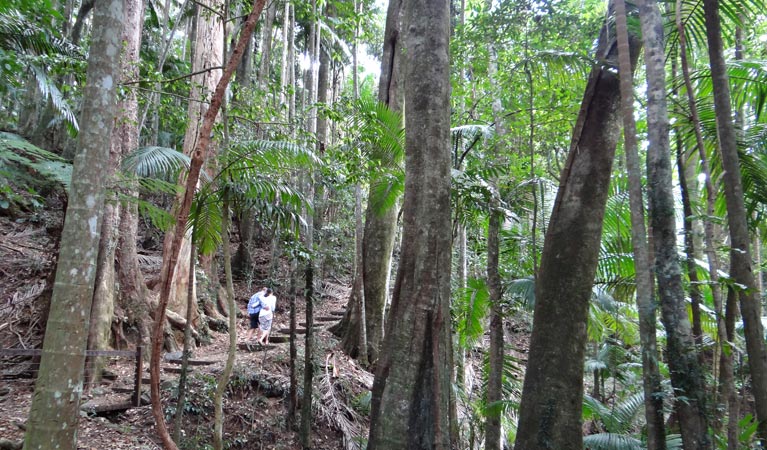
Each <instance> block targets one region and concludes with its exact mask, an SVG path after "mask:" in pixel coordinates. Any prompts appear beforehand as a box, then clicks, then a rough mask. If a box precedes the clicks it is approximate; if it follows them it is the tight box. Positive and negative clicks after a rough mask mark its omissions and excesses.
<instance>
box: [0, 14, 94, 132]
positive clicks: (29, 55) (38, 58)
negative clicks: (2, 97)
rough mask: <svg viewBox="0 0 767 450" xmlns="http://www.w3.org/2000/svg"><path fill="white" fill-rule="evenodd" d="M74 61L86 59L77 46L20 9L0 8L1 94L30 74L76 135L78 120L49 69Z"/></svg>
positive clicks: (42, 93) (17, 84) (44, 96)
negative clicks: (30, 18) (20, 75)
mask: <svg viewBox="0 0 767 450" xmlns="http://www.w3.org/2000/svg"><path fill="white" fill-rule="evenodd" d="M72 60H83V56H82V54H81V53H80V50H79V48H78V47H76V46H74V45H72V44H70V43H68V42H67V41H65V40H63V39H61V38H59V37H56V36H55V35H53V33H52V31H51V29H48V28H44V27H42V26H40V25H39V24H38V23H37V22H36V21H34V20H29V19H28V17H27V16H26V15H25V12H23V11H22V10H19V9H0V92H4V91H7V90H8V89H9V88H10V87H17V88H18V87H19V81H20V80H21V79H23V77H19V74H20V73H24V72H25V71H28V72H30V73H31V74H32V76H33V77H34V79H35V81H36V82H37V88H38V89H39V90H40V93H41V95H42V96H43V98H45V99H48V100H50V101H51V104H52V105H53V106H54V108H55V109H56V111H58V112H59V114H61V116H62V118H63V119H64V120H65V121H66V123H67V125H68V126H70V130H71V131H72V132H73V133H76V132H77V130H78V129H79V128H78V125H77V119H76V118H75V114H74V112H73V111H72V108H71V107H70V106H69V103H68V102H67V101H66V100H65V99H64V96H63V94H62V93H61V91H60V90H59V88H58V87H57V86H56V84H55V83H54V81H53V80H52V79H51V78H50V75H49V70H50V69H49V68H50V67H51V66H56V65H59V64H62V63H68V62H71V61H72Z"/></svg>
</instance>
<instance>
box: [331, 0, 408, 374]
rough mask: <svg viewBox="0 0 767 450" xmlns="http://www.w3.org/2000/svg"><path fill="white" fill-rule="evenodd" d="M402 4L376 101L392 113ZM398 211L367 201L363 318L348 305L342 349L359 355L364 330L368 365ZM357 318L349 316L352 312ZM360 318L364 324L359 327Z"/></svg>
mask: <svg viewBox="0 0 767 450" xmlns="http://www.w3.org/2000/svg"><path fill="white" fill-rule="evenodd" d="M402 13H403V0H390V1H389V7H388V9H387V12H386V27H385V29H384V45H383V56H382V58H381V78H380V79H379V85H378V101H379V102H381V103H385V104H386V105H387V106H388V107H389V109H391V110H393V111H401V109H402V98H401V97H402V89H401V87H400V84H401V80H400V78H401V76H400V71H401V69H400V64H401V59H402V55H401V54H402V37H401V35H400V34H401V32H400V29H401V23H402ZM372 196H373V188H372V187H371V188H370V189H369V190H368V199H370V198H372ZM397 213H398V211H397V207H396V206H395V207H392V208H390V209H388V210H386V211H381V208H380V206H378V205H374V204H372V203H371V202H370V200H368V204H367V206H366V208H365V226H364V231H363V238H362V269H361V271H359V272H357V275H356V276H357V277H362V280H363V293H362V296H361V297H357V298H355V299H352V300H357V301H359V300H364V301H363V302H362V303H363V304H364V308H365V312H364V316H363V315H360V314H359V308H360V307H361V304H356V305H355V304H354V303H352V302H351V301H350V303H349V308H348V310H349V314H347V316H346V317H344V320H343V321H342V323H343V325H342V326H343V328H344V329H345V331H346V333H345V335H344V343H345V345H344V349H345V350H346V351H347V352H348V353H350V354H359V348H358V344H359V336H360V333H359V330H360V328H361V327H362V326H363V323H364V327H365V337H366V341H367V348H368V353H367V356H366V357H367V359H368V361H370V362H371V363H375V361H376V360H377V359H378V357H379V353H380V350H381V345H382V343H383V339H384V329H385V320H384V319H385V315H386V303H387V299H388V298H389V278H390V274H391V261H392V251H393V250H394V237H395V234H396V229H397ZM355 309H356V314H352V313H354V312H355ZM362 317H364V319H365V320H364V322H363V323H360V321H361V319H362Z"/></svg>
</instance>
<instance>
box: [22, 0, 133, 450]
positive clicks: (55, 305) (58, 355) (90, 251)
mask: <svg viewBox="0 0 767 450" xmlns="http://www.w3.org/2000/svg"><path fill="white" fill-rule="evenodd" d="M123 17H124V13H123V2H122V1H118V0H109V1H108V0H105V1H103V2H100V3H99V5H98V6H97V7H96V9H95V11H94V18H93V23H94V29H93V36H92V41H91V48H90V54H89V58H88V71H87V75H86V79H87V83H86V85H85V91H84V95H83V98H84V99H85V101H84V103H83V111H82V115H81V117H80V126H81V129H80V134H79V141H78V145H77V148H78V152H77V155H76V157H75V161H74V165H73V173H72V184H71V187H70V192H69V193H70V196H69V202H68V206H67V212H66V218H65V221H64V229H63V231H62V234H61V246H60V251H59V258H58V264H57V268H56V281H55V283H54V286H53V294H52V298H51V309H50V315H49V318H48V322H47V325H46V331H45V339H44V341H43V353H42V358H41V360H40V368H39V373H38V377H37V382H36V385H35V392H34V396H33V397H32V406H31V408H30V412H29V420H28V421H27V431H26V434H25V442H24V447H25V448H27V449H30V450H31V449H51V448H60V449H75V448H76V447H77V442H76V441H77V428H78V427H77V424H78V421H79V418H80V397H81V395H82V386H83V366H84V363H85V349H86V345H87V339H88V322H89V319H90V317H89V316H90V311H91V302H92V300H93V290H94V284H95V277H96V267H95V265H96V259H97V257H98V249H99V242H100V239H101V236H100V232H101V219H102V217H101V211H102V207H103V204H104V191H105V182H106V176H107V174H108V167H109V143H110V138H111V134H112V129H113V126H114V121H113V118H114V115H115V109H116V108H115V104H116V99H115V88H116V86H117V83H116V82H115V80H117V79H118V77H119V72H118V70H119V67H120V65H119V52H118V51H117V49H119V48H120V39H121V37H122V30H123Z"/></svg>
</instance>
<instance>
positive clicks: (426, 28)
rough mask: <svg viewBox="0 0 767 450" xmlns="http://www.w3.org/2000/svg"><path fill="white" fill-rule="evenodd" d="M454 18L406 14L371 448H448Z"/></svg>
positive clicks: (444, 8)
mask: <svg viewBox="0 0 767 450" xmlns="http://www.w3.org/2000/svg"><path fill="white" fill-rule="evenodd" d="M449 14H450V8H449V4H448V2H447V1H446V0H421V1H412V2H409V3H408V4H407V11H406V13H405V18H406V19H405V20H404V22H405V24H406V25H405V26H404V27H403V29H405V30H407V31H406V32H405V36H404V37H405V48H406V49H407V50H406V51H405V53H404V61H403V62H404V64H403V66H404V67H405V77H404V79H405V85H406V98H407V101H406V103H405V117H406V123H405V126H406V129H407V130H408V133H407V136H406V143H405V198H404V205H403V207H404V215H403V223H404V225H403V237H402V242H403V245H402V253H401V255H402V256H401V260H400V264H399V269H398V271H397V281H396V285H395V288H394V296H393V300H392V309H391V313H390V316H389V320H388V323H387V333H386V337H385V342H384V345H383V348H382V351H381V353H380V356H379V360H378V364H377V369H376V378H375V382H374V384H373V396H372V407H371V425H370V439H369V441H368V449H369V450H385V449H392V450H394V449H397V450H400V449H405V448H407V449H424V450H426V449H429V450H435V449H436V450H448V449H450V448H451V435H450V423H449V408H450V389H451V375H452V340H451V332H450V311H449V304H450V272H451V261H450V259H451V228H452V226H451V217H450V167H451V162H450V153H449V148H450V145H449V144H450V101H449V92H450V84H449V60H448V39H449V31H450V27H449ZM390 92H391V91H390ZM366 298H367V295H366Z"/></svg>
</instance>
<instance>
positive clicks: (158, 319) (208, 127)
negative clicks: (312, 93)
mask: <svg viewBox="0 0 767 450" xmlns="http://www.w3.org/2000/svg"><path fill="white" fill-rule="evenodd" d="M265 3H266V0H256V1H255V2H254V3H253V10H252V11H251V13H250V15H249V16H248V19H247V20H246V21H245V25H244V26H243V29H242V31H241V32H240V39H239V41H238V42H237V46H236V47H235V49H234V51H233V52H232V56H231V58H230V59H229V61H228V62H227V65H226V68H225V69H224V74H223V75H222V77H221V79H220V80H219V82H218V85H216V90H215V92H214V93H213V96H212V97H211V101H210V107H209V108H208V110H207V111H205V116H204V117H203V121H202V127H201V128H200V132H199V135H198V137H197V140H196V142H197V144H196V147H195V150H194V152H192V160H191V163H190V165H189V173H188V174H187V178H186V184H185V186H184V196H183V199H182V201H181V203H180V205H179V207H178V212H177V214H176V225H175V229H174V233H173V242H172V243H171V245H170V250H169V252H168V254H167V255H168V257H167V259H165V258H163V265H162V269H161V270H162V275H161V276H162V282H161V286H162V287H161V290H160V301H159V304H158V306H157V310H156V311H155V324H154V330H153V332H152V354H151V357H150V364H149V378H150V383H149V384H150V392H151V394H152V415H153V416H154V419H155V426H156V428H157V434H158V435H159V436H160V438H161V439H162V443H163V446H165V448H166V449H169V450H177V449H178V447H177V446H176V444H175V443H174V442H173V440H172V439H171V438H170V435H169V434H168V429H167V426H166V424H165V416H164V414H163V410H162V405H161V404H160V352H161V350H162V332H163V328H164V327H163V325H164V322H165V310H166V308H167V306H168V301H169V299H170V294H171V290H172V282H173V279H172V276H171V270H172V268H174V267H175V266H176V265H177V263H178V255H179V252H180V250H181V241H182V239H183V237H184V229H185V228H186V224H187V221H188V219H189V211H190V210H191V207H192V199H193V198H194V194H195V191H196V186H197V182H198V181H199V178H200V171H201V169H202V164H203V162H205V160H206V158H207V154H208V147H209V145H210V140H211V133H212V131H213V123H214V122H215V120H216V116H217V115H218V111H219V110H220V109H221V104H222V102H223V100H224V92H225V91H226V88H227V85H228V84H229V80H230V79H231V78H232V74H233V73H234V71H235V69H236V68H237V65H238V64H239V63H240V58H242V53H243V51H244V50H245V44H246V42H247V40H248V39H250V36H251V35H252V34H253V29H254V28H255V27H256V21H257V20H258V16H259V15H260V14H261V11H262V10H263V9H264V4H265Z"/></svg>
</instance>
